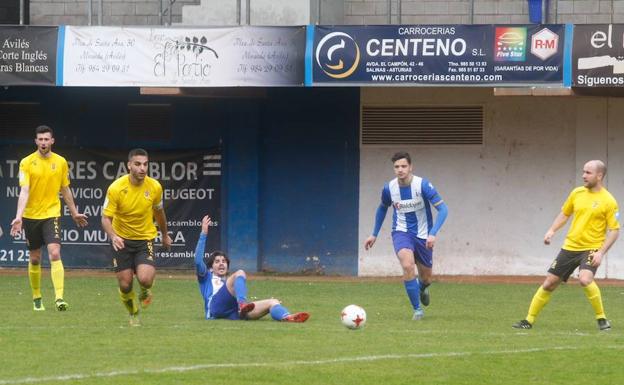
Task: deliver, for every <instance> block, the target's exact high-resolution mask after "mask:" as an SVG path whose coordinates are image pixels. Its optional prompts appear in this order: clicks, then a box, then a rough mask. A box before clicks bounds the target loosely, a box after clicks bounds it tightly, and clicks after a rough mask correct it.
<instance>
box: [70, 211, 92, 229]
mask: <svg viewBox="0 0 624 385" xmlns="http://www.w3.org/2000/svg"><path fill="white" fill-rule="evenodd" d="M88 218H89V217H87V216H86V215H85V214H80V213H77V214H76V215H75V216H72V219H73V220H74V222H76V226H78V227H85V226H87V225H88V224H89V222H88V221H87V219H88Z"/></svg>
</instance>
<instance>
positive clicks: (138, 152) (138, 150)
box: [128, 148, 149, 161]
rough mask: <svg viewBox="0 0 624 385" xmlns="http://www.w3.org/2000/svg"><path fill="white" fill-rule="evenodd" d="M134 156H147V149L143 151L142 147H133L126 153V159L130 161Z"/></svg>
mask: <svg viewBox="0 0 624 385" xmlns="http://www.w3.org/2000/svg"><path fill="white" fill-rule="evenodd" d="M135 156H147V157H149V156H148V155H147V151H145V150H144V149H142V148H133V149H132V150H130V152H129V153H128V161H130V160H131V159H132V158H133V157H135Z"/></svg>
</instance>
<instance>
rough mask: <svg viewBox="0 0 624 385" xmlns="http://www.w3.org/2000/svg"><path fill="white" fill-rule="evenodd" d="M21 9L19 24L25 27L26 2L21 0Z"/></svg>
mask: <svg viewBox="0 0 624 385" xmlns="http://www.w3.org/2000/svg"><path fill="white" fill-rule="evenodd" d="M19 7H20V8H19V13H20V16H19V19H20V20H19V23H20V25H24V0H20V3H19Z"/></svg>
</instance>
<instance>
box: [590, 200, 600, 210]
mask: <svg viewBox="0 0 624 385" xmlns="http://www.w3.org/2000/svg"><path fill="white" fill-rule="evenodd" d="M598 206H600V201H594V203H592V209H595V208H596V207H598Z"/></svg>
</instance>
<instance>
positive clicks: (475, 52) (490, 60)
mask: <svg viewBox="0 0 624 385" xmlns="http://www.w3.org/2000/svg"><path fill="white" fill-rule="evenodd" d="M308 39H310V36H309V37H308ZM312 39H313V49H312V55H311V56H312V57H311V61H312V63H311V66H312V82H313V83H314V84H323V83H328V84H332V85H337V84H340V83H343V84H350V83H351V84H358V85H362V84H364V85H371V84H378V85H409V84H423V85H488V86H491V85H523V84H524V85H526V84H536V83H544V84H553V83H554V84H562V83H563V51H564V40H565V26H564V25H513V26H499V25H419V26H406V25H398V26H396V25H387V26H331V27H317V28H316V29H315V32H314V34H313V38H312ZM310 43H311V42H310V41H309V42H308V44H310Z"/></svg>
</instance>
